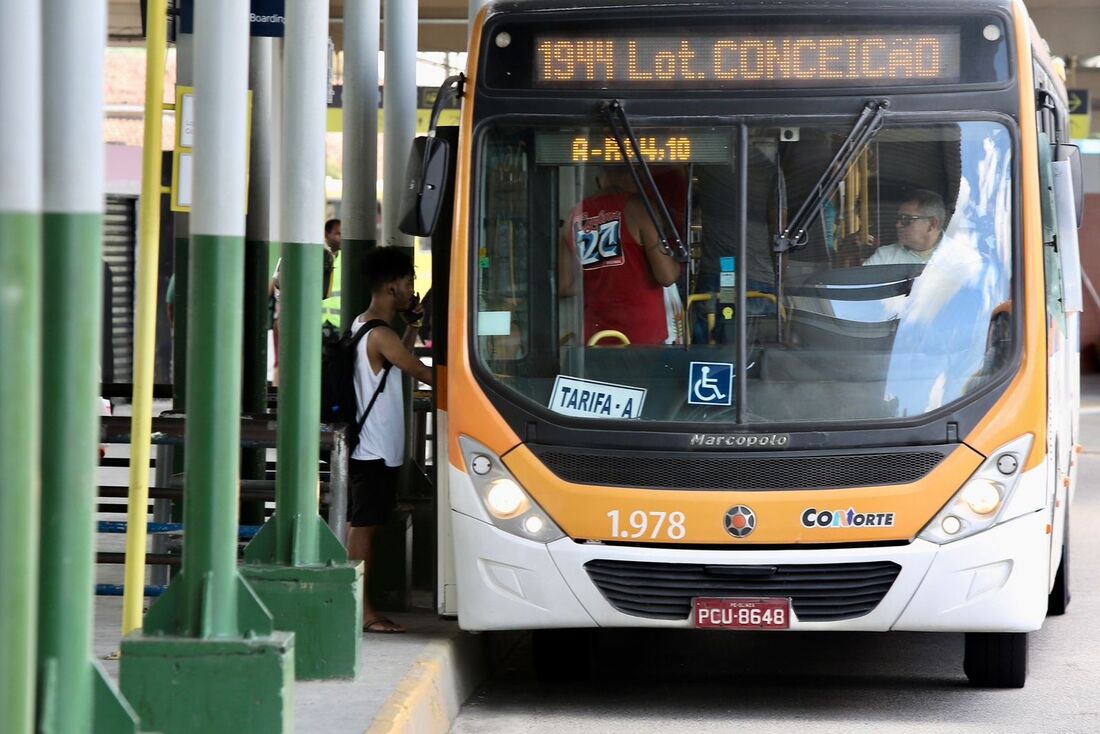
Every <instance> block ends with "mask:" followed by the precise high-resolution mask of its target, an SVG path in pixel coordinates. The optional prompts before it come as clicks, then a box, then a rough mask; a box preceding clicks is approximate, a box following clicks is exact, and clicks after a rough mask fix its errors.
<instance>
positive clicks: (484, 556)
mask: <svg viewBox="0 0 1100 734" xmlns="http://www.w3.org/2000/svg"><path fill="white" fill-rule="evenodd" d="M451 520H452V524H453V531H454V544H455V545H454V547H455V549H456V551H457V552H456V555H455V563H456V569H455V570H456V572H457V581H458V612H459V624H460V625H461V626H462V628H463V629H467V630H505V629H538V628H566V627H680V628H685V627H686V628H690V627H692V626H693V620H692V617H691V614H690V612H689V613H686V614H685V615H684V617H683V618H682V619H681V618H678V619H657V618H652V617H648V616H638V615H636V614H630V613H625V612H624V611H621V610H620V609H618V608H616V606H615V605H614V604H612V602H610V601H609V600H608V598H607V597H606V596H605V595H604V593H603V592H601V590H600V588H599V587H598V586H597V585H596V583H595V582H594V581H593V579H592V578H591V576H590V575H589V572H588V570H586V568H585V564H587V563H589V562H590V561H596V560H606V561H625V562H638V563H669V564H703V565H713V566H723V565H725V566H729V565H737V566H745V565H765V566H771V565H783V566H790V565H798V564H814V565H817V564H849V563H866V562H882V561H888V562H892V563H895V564H897V565H898V566H899V567H900V570H899V571H898V574H897V577H896V578H895V579H894V581H893V584H892V585H891V586H890V587H889V590H888V591H886V593H885V594H884V595H883V596H882V598H881V600H880V601H879V602H878V604H877V605H876V606H875V607H874V608H873V609H872V610H871V611H869V612H867V613H866V614H862V615H861V616H857V617H852V618H847V619H840V620H836V621H813V622H811V621H803V620H800V619H798V616H797V606H798V605H797V602H796V603H795V612H794V613H793V614H792V619H791V625H790V628H791V629H792V630H807V631H821V630H863V631H887V630H907V631H980V632H1027V631H1031V630H1036V629H1038V628H1039V627H1040V626H1041V625H1042V622H1043V619H1044V617H1045V614H1046V601H1047V591H1048V588H1049V587H1048V582H1049V566H1048V562H1049V548H1050V535H1048V534H1047V531H1046V522H1047V520H1046V517H1045V515H1044V513H1042V512H1032V513H1029V514H1027V515H1024V516H1022V517H1018V518H1015V519H1013V520H1010V521H1007V522H1004V523H1002V524H1000V525H997V526H995V527H993V528H991V529H989V530H987V531H985V532H982V533H978V534H977V535H973V536H971V537H969V538H965V539H963V540H959V541H956V542H954V543H949V544H947V545H943V546H939V545H935V544H933V543H929V542H927V541H924V540H919V539H918V540H915V541H913V542H912V543H909V544H908V545H905V546H888V547H870V548H851V549H845V548H828V549H809V548H807V549H789V550H751V549H745V550H736V551H730V550H713V551H712V550H695V549H680V548H675V547H666V548H654V547H646V548H639V547H631V546H619V545H603V544H599V543H577V542H575V541H573V540H571V539H569V538H562V539H560V540H557V541H554V542H552V543H549V544H544V543H537V542H532V541H530V540H526V539H524V538H520V537H518V536H515V535H512V534H510V533H506V532H504V531H502V530H499V529H497V528H496V527H495V526H493V525H491V524H489V523H488V522H485V521H484V520H481V519H477V518H474V517H471V516H470V515H467V514H463V513H461V512H458V511H454V510H452V512H451Z"/></svg>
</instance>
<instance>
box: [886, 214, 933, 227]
mask: <svg viewBox="0 0 1100 734" xmlns="http://www.w3.org/2000/svg"><path fill="white" fill-rule="evenodd" d="M931 218H932V217H930V216H927V215H919V214H899V215H898V216H897V219H895V220H894V223H895V224H896V225H898V226H899V227H908V226H909V225H910V224H912V223H913V222H915V221H917V220H918V219H931Z"/></svg>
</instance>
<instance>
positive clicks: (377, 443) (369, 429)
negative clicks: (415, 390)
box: [351, 317, 405, 466]
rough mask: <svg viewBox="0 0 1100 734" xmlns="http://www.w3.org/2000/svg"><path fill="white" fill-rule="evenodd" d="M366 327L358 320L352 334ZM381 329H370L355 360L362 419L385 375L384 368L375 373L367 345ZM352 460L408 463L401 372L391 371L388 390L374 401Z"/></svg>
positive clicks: (399, 464)
mask: <svg viewBox="0 0 1100 734" xmlns="http://www.w3.org/2000/svg"><path fill="white" fill-rule="evenodd" d="M364 323H366V322H365V321H363V320H362V318H358V317H357V318H356V319H355V323H354V324H353V325H352V330H353V333H354V331H355V330H358V329H359V328H360V327H362V326H363V324H364ZM384 328H386V327H384V326H380V327H375V328H374V329H371V330H370V331H368V332H367V333H366V335H364V336H363V338H362V339H360V340H359V345H358V354H357V355H356V358H355V399H356V402H357V403H358V405H359V415H360V416H362V414H363V411H365V410H366V409H367V405H368V404H369V403H370V399H371V397H373V396H374V391H375V390H377V389H378V382H379V380H381V379H382V374H383V373H384V372H385V368H384V367H383V368H382V369H380V370H379V371H378V372H374V371H373V370H372V369H371V366H370V358H369V357H368V356H367V342H368V341H369V340H370V338H371V337H372V336H374V333H375V331H377V330H378V329H384ZM351 458H353V459H359V460H360V461H371V460H374V459H382V460H383V461H385V462H386V466H401V465H402V464H404V463H405V405H404V402H403V400H402V395H401V370H399V369H397V368H396V367H391V368H390V371H389V374H388V375H387V376H386V387H385V389H384V390H382V393H381V394H380V395H379V396H378V399H377V400H375V401H374V407H373V408H371V411H370V415H368V416H367V420H366V421H365V422H364V423H363V430H362V431H360V432H359V445H358V446H356V447H355V451H353V452H352V454H351Z"/></svg>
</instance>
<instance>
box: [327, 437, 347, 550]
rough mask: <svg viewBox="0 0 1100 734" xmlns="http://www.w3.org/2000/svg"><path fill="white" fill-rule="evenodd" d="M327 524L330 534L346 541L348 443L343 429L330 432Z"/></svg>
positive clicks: (342, 541)
mask: <svg viewBox="0 0 1100 734" xmlns="http://www.w3.org/2000/svg"><path fill="white" fill-rule="evenodd" d="M328 486H329V507H328V526H329V529H330V530H332V534H333V535H335V536H336V537H337V538H339V539H340V542H341V543H346V542H347V534H348V515H347V506H348V443H347V439H346V438H345V437H344V433H343V431H336V432H335V433H333V434H332V471H331V473H330V474H329V481H328Z"/></svg>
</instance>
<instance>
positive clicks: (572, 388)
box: [550, 375, 646, 418]
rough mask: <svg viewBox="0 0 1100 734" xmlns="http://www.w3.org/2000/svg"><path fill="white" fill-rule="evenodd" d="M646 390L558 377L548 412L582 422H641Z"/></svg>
mask: <svg viewBox="0 0 1100 734" xmlns="http://www.w3.org/2000/svg"><path fill="white" fill-rule="evenodd" d="M645 396H646V389H645V388H643V387H630V386H628V385H615V384H613V383H610V382H597V381H596V380H582V379H581V378H579V377H566V376H565V375H558V377H557V379H555V380H554V392H553V394H551V396H550V410H552V411H554V412H555V413H561V414H562V415H576V416H581V417H583V418H641V417H642V406H643V405H644V404H645Z"/></svg>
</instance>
